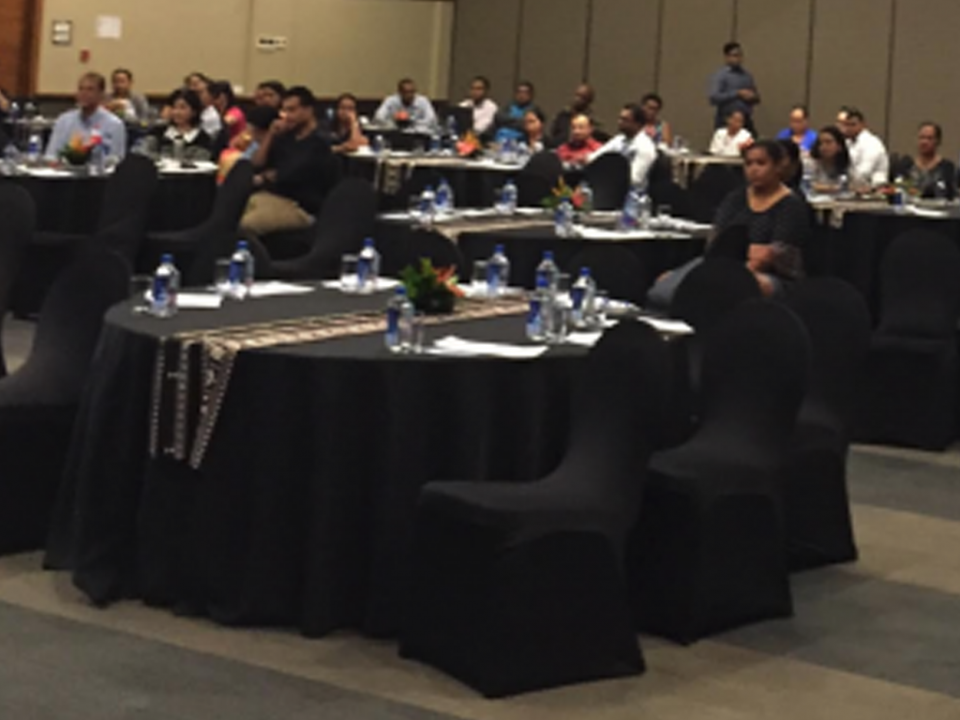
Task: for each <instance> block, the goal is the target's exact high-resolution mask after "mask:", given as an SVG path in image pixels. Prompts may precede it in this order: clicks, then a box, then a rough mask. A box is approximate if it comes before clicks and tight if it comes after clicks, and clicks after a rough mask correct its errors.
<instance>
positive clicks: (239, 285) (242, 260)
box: [229, 240, 255, 300]
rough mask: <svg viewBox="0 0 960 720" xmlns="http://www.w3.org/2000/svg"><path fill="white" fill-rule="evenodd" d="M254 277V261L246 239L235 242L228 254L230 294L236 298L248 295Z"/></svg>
mask: <svg viewBox="0 0 960 720" xmlns="http://www.w3.org/2000/svg"><path fill="white" fill-rule="evenodd" d="M254 277H255V261H254V259H253V253H251V252H250V247H249V245H247V241H246V240H241V241H239V242H238V243H237V249H236V251H234V253H233V255H231V256H230V278H229V280H230V296H231V297H232V298H234V299H236V300H246V299H247V298H248V297H250V292H251V290H252V289H253V282H254Z"/></svg>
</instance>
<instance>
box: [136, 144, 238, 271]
mask: <svg viewBox="0 0 960 720" xmlns="http://www.w3.org/2000/svg"><path fill="white" fill-rule="evenodd" d="M251 192H253V166H252V165H251V164H250V163H249V162H248V161H246V160H240V161H238V162H236V163H235V164H234V166H233V167H232V168H230V172H229V174H228V175H227V177H226V179H225V180H224V181H223V184H222V185H220V187H219V188H217V196H216V199H215V200H214V203H213V208H212V209H211V211H210V216H209V217H208V218H207V219H206V220H205V221H204V222H203V223H201V224H200V225H197V226H196V227H193V228H190V229H188V230H181V231H179V232H165V233H151V234H150V236H149V238H148V240H147V242H148V245H147V253H146V254H147V257H145V258H144V259H143V263H142V264H143V265H144V266H146V267H149V268H153V267H156V266H157V264H158V263H159V262H160V257H161V256H162V255H163V254H164V253H170V254H172V255H173V257H174V261H175V262H176V263H177V265H178V266H179V267H180V268H182V269H183V270H184V283H185V284H186V285H188V286H201V285H209V284H210V283H211V282H212V281H213V266H214V264H215V263H216V261H217V259H218V258H224V257H230V255H232V254H233V251H234V249H235V248H236V244H237V228H238V227H239V226H240V218H241V217H242V216H243V211H244V208H246V206H247V200H249V199H250V193H251Z"/></svg>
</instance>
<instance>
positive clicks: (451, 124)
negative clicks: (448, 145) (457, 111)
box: [447, 115, 460, 142]
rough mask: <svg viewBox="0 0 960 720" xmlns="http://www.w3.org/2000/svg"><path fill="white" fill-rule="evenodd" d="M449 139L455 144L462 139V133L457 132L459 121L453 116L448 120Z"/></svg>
mask: <svg viewBox="0 0 960 720" xmlns="http://www.w3.org/2000/svg"><path fill="white" fill-rule="evenodd" d="M447 137H449V138H450V139H452V140H453V141H454V142H456V140H457V138H458V137H460V133H459V132H457V119H456V118H455V117H454V116H453V115H451V116H449V117H448V118H447Z"/></svg>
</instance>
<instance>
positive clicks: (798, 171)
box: [777, 139, 803, 190]
mask: <svg viewBox="0 0 960 720" xmlns="http://www.w3.org/2000/svg"><path fill="white" fill-rule="evenodd" d="M777 143H779V144H780V147H782V148H783V159H784V161H786V162H788V163H790V165H792V166H793V174H792V175H791V176H790V177H788V178H785V179H784V182H785V183H786V184H787V186H789V187H791V188H793V189H794V190H796V189H797V188H799V187H800V183H801V182H802V181H803V163H802V162H801V161H800V147H799V146H798V145H797V144H796V143H795V142H794V141H793V140H791V139H783V140H777Z"/></svg>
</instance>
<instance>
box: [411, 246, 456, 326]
mask: <svg viewBox="0 0 960 720" xmlns="http://www.w3.org/2000/svg"><path fill="white" fill-rule="evenodd" d="M400 279H401V280H402V281H403V285H404V287H405V288H406V290H407V297H408V298H410V302H412V303H413V306H414V307H415V308H416V309H417V310H419V311H420V312H423V313H426V314H427V315H443V314H447V313H452V312H453V309H454V306H455V305H456V304H457V298H462V297H463V296H464V293H463V290H461V289H460V286H459V285H457V271H456V268H453V267H448V268H435V267H434V266H433V262H432V261H431V260H430V259H429V258H421V260H420V267H419V269H418V268H415V267H410V266H408V267H406V268H404V270H403V271H402V272H401V273H400Z"/></svg>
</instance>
